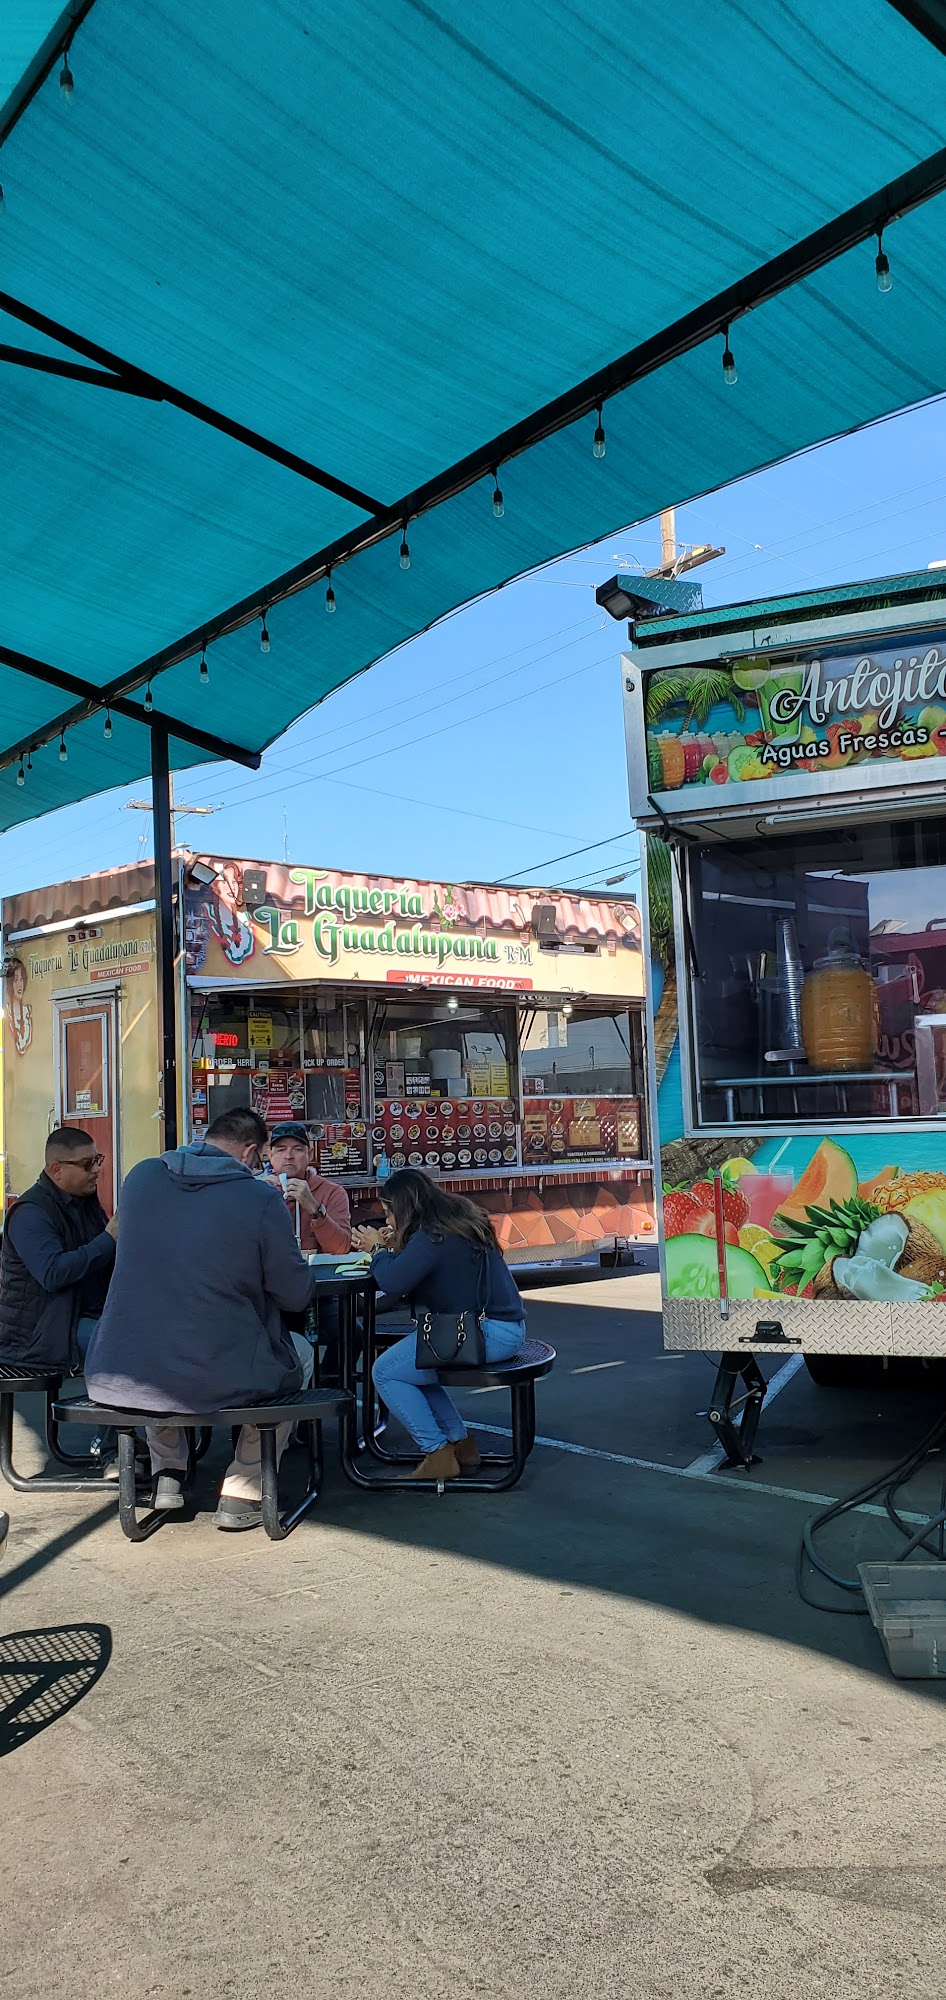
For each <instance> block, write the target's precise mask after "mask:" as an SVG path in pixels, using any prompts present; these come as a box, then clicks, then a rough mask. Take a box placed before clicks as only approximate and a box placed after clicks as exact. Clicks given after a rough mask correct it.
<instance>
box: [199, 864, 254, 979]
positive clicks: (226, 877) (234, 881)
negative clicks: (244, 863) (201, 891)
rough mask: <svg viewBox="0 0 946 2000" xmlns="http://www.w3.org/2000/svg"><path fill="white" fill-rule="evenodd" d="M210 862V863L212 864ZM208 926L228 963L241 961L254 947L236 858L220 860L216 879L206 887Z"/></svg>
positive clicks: (250, 955)
mask: <svg viewBox="0 0 946 2000" xmlns="http://www.w3.org/2000/svg"><path fill="white" fill-rule="evenodd" d="M212 865H213V864H211V866H212ZM208 901H209V911H208V914H209V917H210V928H211V930H212V931H213V934H214V937H215V938H218V939H219V942H220V946H221V949H222V951H223V953H224V956H225V957H226V958H228V959H229V961H230V964H231V965H242V964H243V962H244V960H245V959H248V958H252V956H253V952H254V950H255V948H256V946H255V940H254V937H253V931H252V927H251V925H250V921H249V918H248V917H247V915H246V911H245V909H244V907H243V905H244V901H245V895H244V888H243V870H242V868H241V867H240V866H239V865H238V863H237V862H236V861H220V862H218V864H217V876H216V880H215V881H213V882H212V883H211V884H210V889H209V896H208Z"/></svg>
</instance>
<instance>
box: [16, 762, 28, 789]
mask: <svg viewBox="0 0 946 2000" xmlns="http://www.w3.org/2000/svg"><path fill="white" fill-rule="evenodd" d="M16 782H17V784H18V785H25V783H26V772H25V771H24V769H23V759H22V757H21V758H20V768H19V770H18V772H17V774H16Z"/></svg>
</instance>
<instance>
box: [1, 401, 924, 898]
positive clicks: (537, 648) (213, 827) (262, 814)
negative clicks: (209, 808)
mask: <svg viewBox="0 0 946 2000" xmlns="http://www.w3.org/2000/svg"><path fill="white" fill-rule="evenodd" d="M671 497H672V496H668V500H669V499H670V498H671ZM677 534H678V537H679V538H680V539H681V540H685V541H688V542H713V543H714V544H716V545H720V544H722V545H724V546H725V548H726V555H725V556H724V557H722V558H721V559H720V560H718V561H717V562H714V563H711V564H708V565H707V566H706V567H705V568H704V569H702V570H701V571H700V572H699V575H700V578H701V581H702V584H703V591H704V599H705V601H706V603H708V604H722V603H727V602H740V601H742V600H745V599H749V598H753V597H757V596H762V595H764V594H766V593H768V592H771V591H790V590H800V589H807V588H809V587H811V586H814V585H817V584H821V583H826V584H827V583H837V582H845V581H847V580H852V579H855V578H862V577H870V576H878V575H885V574H895V573H897V572H899V571H902V570H909V569H924V568H925V567H926V565H927V564H928V563H930V562H932V561H934V560H936V559H937V558H944V559H946V401H940V402H936V403H934V404H931V405H928V406H927V407H925V408H923V409H921V410H914V411H910V412H907V413H906V414H904V415H902V416H899V417H897V418H894V419H892V420H890V421H888V422H886V423H882V424H878V425H875V426H873V427H872V428H871V429H869V430H865V431H860V432H858V433H856V434H855V435H854V436H852V437H849V438H844V439H840V440H838V441H836V442H835V443H832V444H828V445H823V446H821V447H819V448H818V449H817V450H815V451H810V452H807V453H804V454H803V455H801V456H800V457H798V458H795V459H790V460H788V461H786V462H785V463H783V464H782V465H780V466H776V467H774V468H772V469H771V470H770V471H767V472H762V473H758V474H755V475H754V476H752V477H750V478H747V479H744V480H740V481H738V482H737V483H736V484H735V485H733V486H729V487H726V488H724V489H723V490H722V491H720V492H718V493H716V494H714V495H712V496H710V497H709V498H707V499H705V500H700V501H697V502H694V503H693V504H692V505H690V506H686V507H681V508H678V510H677ZM659 555H660V547H659V531H658V527H657V524H656V523H655V522H649V523H643V524H641V525H638V526H636V527H632V528H628V529H624V530H621V531H619V532H618V533H616V534H614V535H611V536H609V537H608V538H607V540H605V541H603V542H600V543H598V544H597V546H596V547H595V548H592V549H587V550H583V551H582V552H581V553H579V554H577V555H574V556H571V557H568V558H566V559H565V560H564V561H562V562H559V563H555V564H552V565H550V566H549V567H548V568H547V569H545V570H543V571H541V572H540V573H538V574H535V575H533V576H530V577H526V578H523V579H522V580H521V581H520V582H518V583H516V584H512V585H509V586H507V588H506V589H504V590H501V591H498V592H496V593H495V594H494V595H493V596H491V597H489V598H486V599H485V600H484V601H483V602H482V603H479V604H475V605H472V606H470V607H469V608H468V609H467V610H465V611H462V612H458V613H456V614H454V616H453V617H451V618H449V619H447V620H445V621H444V622H443V623H442V624H441V625H440V626H438V627H436V628H435V629H434V630H433V631H432V632H428V633H425V634H423V635H422V636H421V637H420V638H418V639H416V640H414V641H413V642H412V643H411V644H410V645H409V646H406V647H404V648H402V649H401V650H400V651H399V652H398V653H396V654H394V655H392V656H391V657H390V658H389V659H387V660H385V661H382V662H381V663H380V665H378V666H376V667H373V668H372V669H371V671H370V672H369V673H367V674H363V675H361V676H360V678H359V679H358V680H356V681H353V682H352V683H351V684H350V685H349V686H348V687H347V688H342V689H340V690H339V691H338V693H337V694H335V695H333V696H332V697H331V698H330V699H329V700H328V701H326V702H324V703H323V704H322V706H321V707H320V708H319V709H318V710H317V711H315V712H313V714H312V715H310V716H309V717H308V718H304V719H303V720H302V721H301V722H299V723H297V724H296V725H295V727H294V728H293V729H291V730H290V731H289V732H288V733H287V734H286V735H285V736H284V737H283V738H282V739H281V740H280V742H279V743H277V744H274V746H273V748H272V749H271V750H269V751H267V753H266V755H265V757H264V759H263V764H262V768H261V769H260V771H259V772H258V773H255V774H253V773H250V772H247V771H244V770H241V769H238V768H237V767H235V766H233V765H229V764H222V765H206V764H205V765H201V766H199V767H197V769H196V770H195V771H194V772H193V773H186V772H185V773H183V774H181V775H179V776H178V778H177V780H176V788H177V797H178V799H179V800H180V801H181V802H183V803H187V804H196V805H204V804H206V805H215V806H219V807H220V808H221V809H220V810H219V811H217V812H215V813H214V814H213V816H212V817H210V818H196V817H195V818H189V817H184V816H181V817H180V818H179V820H178V823H177V824H178V836H179V838H180V839H181V840H183V841H185V842H186V843H187V844H188V845H189V846H192V847H195V848H201V849H203V848H206V849H207V850H209V851H212V852H215V853H231V854H238V855H247V856H252V857H259V858H264V859H268V858H274V859H278V858H281V857H282V855H283V853H284V852H285V853H287V854H288V857H289V859H290V860H291V861H295V862H304V863H311V864H313V865H319V866H323V867H338V868H344V869H351V870H355V871H358V872H366V873H377V874H388V875H417V876H420V877H422V878H423V877H433V878H436V879H438V880H443V879H447V880H450V881H457V882H462V881H466V880H469V879H474V878H475V879H478V880H481V881H482V880H485V881H502V880H505V879H510V880H515V879H519V880H527V879H532V880H535V881H539V882H543V881H544V882H548V883H556V884H560V885H562V886H566V885H568V886H575V887H585V886H587V885H590V884H591V883H594V882H601V881H602V880H604V879H605V878H606V877H607V876H615V875H621V874H623V873H624V871H625V870H628V869H630V870H632V869H633V862H634V855H635V853H636V841H635V839H634V837H633V835H629V834H628V831H627V829H628V828H629V824H630V822H629V818H628V808H627V778H626V771H625V764H624V744H623V725H622V716H621V686H620V674H619V660H620V653H621V647H622V644H623V643H624V641H625V632H626V628H625V627H624V626H623V625H616V624H615V623H614V622H613V620H611V619H609V618H606V617H605V616H604V614H603V613H602V612H600V611H599V609H598V607H597V606H596V604H595V601H594V589H595V585H596V584H598V583H601V582H603V581H604V580H605V578H606V577H608V576H610V575H612V574H613V572H614V570H615V569H616V568H618V567H619V566H620V564H621V563H627V564H628V565H629V566H630V567H634V566H636V565H638V564H639V565H641V566H643V567H647V566H648V565H649V564H652V563H656V562H657V561H658V560H659ZM148 794H149V787H148V785H147V783H146V782H145V781H144V780H143V781H142V783H141V785H139V786H137V787H133V788H132V789H131V790H129V791H119V792H110V793H107V794H103V795H100V796H99V797H98V798H95V799H91V800H88V801H86V802H85V803H84V804H82V805H78V806H69V807H66V808H65V809H64V810H63V811H62V812H59V813H54V814H51V815H50V816H49V817H48V818H47V819H44V820H38V821H34V822H32V823H31V824H30V825H28V826H25V827H23V828H20V829H17V830H15V831H12V832H10V833H7V834H4V836H3V840H2V843H0V893H2V894H4V895H6V894H9V893H11V892H12V891H13V890H15V889H20V888H27V887H31V886H39V885H41V884H44V883H46V882H51V881H57V880H61V879H63V878H64V877H67V876H71V875H77V874H85V873H87V872H90V871H92V870H94V869H99V868H110V867H114V866H116V865H118V864H120V863H121V862H126V861H133V860H134V859H135V858H136V857H137V856H138V855H139V853H142V854H150V852H151V848H150V820H149V818H148V816H147V815H146V814H145V813H141V812H136V811H133V810H128V809H127V802H128V800H129V799H131V798H134V797H139V798H146V797H147V796H148ZM592 843H602V844H601V845H595V846H593V847H592V845H591V844H592ZM579 848H585V849H589V851H588V852H586V853H578V854H573V853H572V852H571V850H574V849H579ZM559 856H568V857H569V858H567V859H562V860H559V859H558V857H559ZM635 882H636V876H635V875H634V873H633V872H631V873H630V874H627V875H626V876H625V879H624V880H623V881H622V883H621V885H620V888H619V889H618V888H616V890H615V893H633V890H634V886H635Z"/></svg>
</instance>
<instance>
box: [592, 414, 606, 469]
mask: <svg viewBox="0 0 946 2000" xmlns="http://www.w3.org/2000/svg"><path fill="white" fill-rule="evenodd" d="M607 448H608V446H607V440H606V438H605V435H604V425H603V423H602V421H601V404H600V403H599V404H598V428H597V430H596V431H595V441H594V444H593V445H592V447H591V449H592V451H593V452H594V455H595V458H603V457H604V454H605V452H606V451H607Z"/></svg>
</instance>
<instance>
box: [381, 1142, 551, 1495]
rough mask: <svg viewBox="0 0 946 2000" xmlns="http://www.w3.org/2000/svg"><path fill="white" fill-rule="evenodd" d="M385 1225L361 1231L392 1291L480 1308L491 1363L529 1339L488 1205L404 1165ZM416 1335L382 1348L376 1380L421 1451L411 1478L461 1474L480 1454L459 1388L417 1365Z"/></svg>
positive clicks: (436, 1305)
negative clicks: (453, 1390) (455, 1391)
mask: <svg viewBox="0 0 946 2000" xmlns="http://www.w3.org/2000/svg"><path fill="white" fill-rule="evenodd" d="M380 1199H381V1206H382V1208H383V1209H384V1216H385V1227H384V1229H380V1230H379V1229H368V1228H365V1227H362V1228H361V1229H356V1230H355V1232H354V1241H355V1242H356V1244H357V1246H358V1248H359V1249H360V1250H369V1249H370V1250H374V1253H375V1254H374V1256H373V1257H372V1260H371V1275H372V1277H373V1278H374V1279H375V1281H376V1283H377V1285H378V1288H379V1290H380V1291H382V1292H384V1293H385V1294H386V1296H387V1297H388V1298H393V1299H407V1300H408V1302H409V1304H410V1306H411V1310H412V1311H416V1310H417V1309H418V1307H421V1306H427V1307H429V1309H430V1311H431V1312H448V1313H454V1312H468V1311H473V1312H482V1313H483V1314H484V1319H483V1335H484V1340H485V1344H486V1360H487V1363H494V1364H495V1363H499V1362H501V1361H509V1360H511V1359H512V1356H513V1355H514V1354H518V1353H519V1350H520V1348H521V1347H522V1344H523V1341H524V1340H525V1333H526V1327H525V1316H524V1312H523V1306H522V1300H521V1299H520V1297H519V1293H518V1291H517V1290H516V1286H515V1282H514V1280H513V1278H512V1276H511V1274H510V1272H509V1270H508V1269H507V1266H506V1264H505V1262H504V1261H503V1255H502V1251H501V1250H500V1248H499V1245H498V1243H497V1241H496V1238H495V1236H494V1234H493V1225H492V1223H491V1222H490V1219H489V1217H488V1215H486V1214H484V1212H483V1210H482V1209H481V1208H477V1206H476V1204H475V1202H472V1201H467V1199H466V1197H465V1196H464V1195H458V1194H447V1193H446V1192H445V1191H444V1190H443V1189H442V1188H439V1187H437V1185H436V1183H435V1182H434V1181H432V1180H430V1179H428V1176H427V1175H426V1174H422V1173H418V1172H417V1171H416V1170H415V1169H414V1168H413V1167H404V1168H403V1169H402V1170H401V1172H400V1173H396V1174H392V1175H391V1178H390V1180H389V1181H386V1182H385V1185H384V1192H383V1194H382V1195H381V1198H380ZM416 1348H417V1335H416V1333H414V1332H411V1333H409V1334H408V1335H407V1336H406V1338H405V1339H404V1340H399V1341H398V1342H397V1343H396V1345H395V1346H393V1347H389V1348H388V1349H387V1351H386V1353H384V1354H380V1355H379V1356H378V1359H377V1361H376V1362H375V1364H374V1369H373V1371H372V1373H373V1378H374V1383H375V1387H376V1389H377V1391H378V1394H379V1396H380V1397H381V1398H382V1401H383V1402H385V1403H386V1404H387V1406H388V1409H389V1410H390V1412H391V1415H392V1416H394V1417H396V1418H397V1419H398V1422H399V1423H401V1424H403V1425H404V1428H405V1430H408V1431H409V1432H410V1434H411V1436H412V1437H413V1438H414V1440H415V1441H416V1443H417V1445H418V1446H419V1448H420V1450H421V1451H422V1452H423V1453H424V1457H423V1458H422V1459H421V1462H420V1464H419V1465H418V1466H417V1468H416V1470H415V1471H414V1472H412V1473H411V1478H412V1479H456V1478H457V1476H458V1474H459V1472H460V1469H461V1467H464V1466H465V1467H467V1468H469V1469H474V1468H475V1467H476V1466H478V1465H479V1462H480V1454H479V1451H478V1449H477V1445H476V1440H475V1438H471V1437H470V1436H469V1435H468V1433H467V1428H466V1425H465V1423H464V1421H463V1418H462V1417H461V1415H460V1412H459V1410H458V1409H457V1406H456V1404H455V1402H454V1401H453V1398H452V1396H448V1394H447V1391H446V1389H445V1388H444V1387H443V1385H442V1384H441V1383H440V1382H439V1381H438V1380H437V1376H436V1374H435V1373H434V1370H433V1369H432V1368H418V1367H417V1364H416V1361H415V1353H416Z"/></svg>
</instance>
